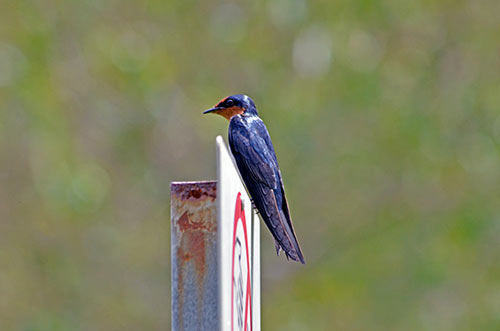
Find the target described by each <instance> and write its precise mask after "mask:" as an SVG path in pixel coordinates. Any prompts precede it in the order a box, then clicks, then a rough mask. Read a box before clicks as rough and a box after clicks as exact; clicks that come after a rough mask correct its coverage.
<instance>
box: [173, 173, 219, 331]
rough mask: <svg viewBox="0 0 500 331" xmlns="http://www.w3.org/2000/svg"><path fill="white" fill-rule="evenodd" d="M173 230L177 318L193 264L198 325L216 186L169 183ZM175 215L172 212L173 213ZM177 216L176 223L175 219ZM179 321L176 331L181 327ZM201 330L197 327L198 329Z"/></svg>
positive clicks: (214, 228) (214, 224)
mask: <svg viewBox="0 0 500 331" xmlns="http://www.w3.org/2000/svg"><path fill="white" fill-rule="evenodd" d="M171 197H172V210H173V213H174V214H176V215H174V214H173V215H172V216H173V217H172V221H173V224H172V225H173V226H175V227H176V228H177V231H176V237H177V240H176V241H177V245H176V252H175V256H176V258H177V264H178V265H177V282H178V283H177V291H178V293H179V310H180V312H181V315H180V316H183V315H182V314H183V313H182V312H183V311H184V297H185V293H184V285H185V278H186V274H185V273H186V272H187V270H188V264H189V263H193V264H192V265H193V267H194V271H195V273H196V283H197V284H196V285H197V288H198V293H199V297H198V298H197V303H198V314H199V320H200V322H201V314H202V302H203V294H204V288H203V285H204V281H205V275H206V272H207V271H208V270H207V266H206V263H207V260H206V258H207V251H206V250H207V249H208V247H209V242H212V241H214V240H215V237H216V234H217V222H216V215H215V213H216V210H215V203H214V201H215V199H216V197H217V185H216V182H196V183H178V184H176V183H172V185H171ZM174 211H175V212H174ZM177 215H180V217H178V218H177V219H176V216H177ZM182 322H183V321H182V319H181V321H180V325H179V327H180V329H181V330H183V329H184V325H183V323H182ZM200 327H201V326H200Z"/></svg>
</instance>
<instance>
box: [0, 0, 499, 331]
mask: <svg viewBox="0 0 500 331" xmlns="http://www.w3.org/2000/svg"><path fill="white" fill-rule="evenodd" d="M0 7H1V10H0V22H1V23H0V107H1V108H0V109H1V111H0V165H1V171H0V220H1V221H0V293H1V295H0V329H2V330H26V331H28V330H29V331H32V330H33V331H34V330H160V329H168V328H169V325H170V316H169V311H170V295H169V291H170V289H169V278H170V276H169V211H168V208H169V182H170V181H173V180H196V179H213V178H214V177H215V153H214V138H215V136H216V135H217V134H222V135H224V136H226V130H227V123H226V122H225V120H223V119H222V118H219V117H214V116H202V115H201V111H202V110H204V109H206V108H207V107H209V106H211V105H213V104H214V103H215V102H216V101H217V100H219V99H220V98H222V97H223V96H226V95H228V94H233V93H246V94H249V95H250V96H252V97H253V99H254V100H255V102H256V103H257V106H258V108H259V110H260V114H261V117H262V118H263V119H264V121H265V122H266V124H267V126H268V128H269V130H270V132H271V135H272V137H273V141H274V143H275V147H276V150H277V154H278V158H279V160H280V165H281V168H282V173H283V176H284V179H285V183H286V187H287V190H288V191H287V193H288V196H289V200H290V201H289V202H290V205H291V209H292V214H293V216H294V221H295V222H294V223H295V226H296V231H297V233H298V237H299V240H300V241H301V244H302V247H303V250H304V253H305V256H306V260H307V262H308V264H307V265H306V266H305V267H303V266H300V265H297V264H293V263H287V262H286V261H285V260H284V258H283V257H281V258H277V257H276V256H275V254H274V249H273V243H272V240H271V237H270V235H269V234H268V233H267V231H263V235H262V237H263V238H262V241H263V247H262V257H263V275H262V281H263V299H262V307H263V311H262V313H263V316H262V325H263V329H264V330H333V329H336V330H499V329H500V240H499V238H500V171H499V168H500V155H499V147H500V146H499V144H500V56H499V55H500V43H499V31H500V20H499V19H498V12H499V10H500V2H498V1H494V0H479V1H474V0H468V1H467V0H466V1H429V0H428V1H398V0H383V1H367V0H364V1H352V0H350V1H307V0H266V1H264V0H258V1H235V2H229V1H227V2H222V1H199V2H198V1H181V0H179V1H156V0H150V1H126V2H123V1H116V0H114V1H96V0H87V1H49V2H47V1H40V0H38V1H25V0H19V1H9V0H7V1H3V2H2V3H1V4H0Z"/></svg>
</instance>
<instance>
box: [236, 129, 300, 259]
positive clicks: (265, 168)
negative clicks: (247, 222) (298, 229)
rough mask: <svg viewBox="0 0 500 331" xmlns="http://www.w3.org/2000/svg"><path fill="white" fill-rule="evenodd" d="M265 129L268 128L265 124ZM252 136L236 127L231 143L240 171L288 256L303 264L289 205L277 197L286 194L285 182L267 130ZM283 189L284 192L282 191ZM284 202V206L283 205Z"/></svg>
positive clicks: (270, 228)
mask: <svg viewBox="0 0 500 331" xmlns="http://www.w3.org/2000/svg"><path fill="white" fill-rule="evenodd" d="M262 127H263V128H264V129H265V127H264V126H263V125H262ZM261 133H262V134H257V135H254V136H252V139H250V138H249V136H248V132H246V131H244V130H234V131H233V132H231V135H230V141H229V142H230V146H231V150H232V152H233V155H234V158H235V160H236V163H237V164H238V168H239V170H240V173H241V175H242V177H243V180H244V181H245V184H246V186H247V188H248V191H249V192H250V195H251V196H252V199H253V200H254V203H255V205H256V206H257V209H258V210H259V212H260V214H261V215H262V218H263V219H264V221H265V223H266V225H267V226H268V228H269V230H270V231H271V233H272V235H273V236H274V238H275V239H276V240H277V241H278V242H279V244H280V246H281V247H282V248H283V250H284V251H285V253H286V254H287V256H290V257H291V258H292V259H294V260H297V256H298V257H299V259H300V260H301V262H302V263H303V257H302V253H301V252H300V247H299V246H298V243H297V240H296V238H295V233H294V231H293V228H292V226H291V220H290V214H289V210H288V204H287V202H286V200H285V202H283V201H281V200H282V199H279V200H278V199H277V197H276V194H279V195H280V196H283V199H285V197H284V190H283V184H282V180H281V175H280V172H279V168H278V164H277V161H276V155H275V153H274V149H271V148H272V145H271V148H269V145H268V141H267V140H269V141H270V138H269V134H268V133H267V130H265V132H261ZM281 192H283V193H281ZM281 205H282V206H281Z"/></svg>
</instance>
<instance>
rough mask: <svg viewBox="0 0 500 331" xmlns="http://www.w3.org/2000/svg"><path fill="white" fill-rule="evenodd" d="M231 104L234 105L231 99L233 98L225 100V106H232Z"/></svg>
mask: <svg viewBox="0 0 500 331" xmlns="http://www.w3.org/2000/svg"><path fill="white" fill-rule="evenodd" d="M232 106H234V101H233V100H231V99H228V100H227V101H226V107H232Z"/></svg>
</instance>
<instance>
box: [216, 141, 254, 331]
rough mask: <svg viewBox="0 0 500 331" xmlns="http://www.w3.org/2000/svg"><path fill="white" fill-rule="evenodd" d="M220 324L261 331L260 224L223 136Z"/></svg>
mask: <svg viewBox="0 0 500 331" xmlns="http://www.w3.org/2000/svg"><path fill="white" fill-rule="evenodd" d="M217 161H218V165H217V177H218V181H217V183H218V187H217V199H218V202H217V204H218V208H217V210H218V211H217V213H218V215H217V219H218V222H217V229H218V244H219V247H218V250H219V254H218V255H219V260H218V261H219V321H220V328H221V330H222V331H229V330H230V331H236V330H238V331H239V330H241V331H254V330H255V331H260V221H259V218H258V217H257V215H256V214H255V212H254V211H253V209H252V203H251V200H250V198H249V196H248V194H247V191H246V190H245V187H244V186H243V184H242V181H241V179H240V176H239V173H238V171H237V170H236V166H235V164H234V161H233V158H232V156H231V155H230V153H229V152H228V150H227V147H226V144H225V143H224V140H223V139H222V137H220V136H219V137H217Z"/></svg>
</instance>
